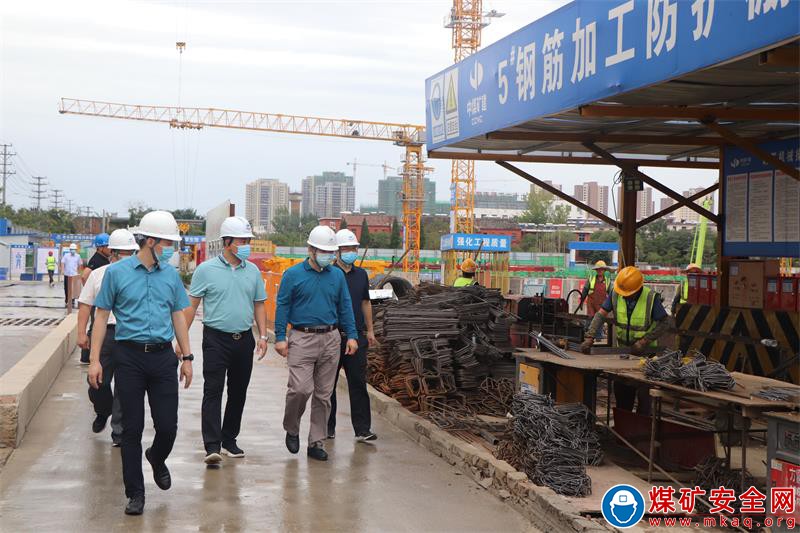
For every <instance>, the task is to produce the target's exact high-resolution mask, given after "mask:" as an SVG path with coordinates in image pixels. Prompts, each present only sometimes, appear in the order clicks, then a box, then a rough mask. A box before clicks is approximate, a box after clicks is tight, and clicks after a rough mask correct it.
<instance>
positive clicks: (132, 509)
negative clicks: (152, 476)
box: [125, 494, 144, 515]
mask: <svg viewBox="0 0 800 533" xmlns="http://www.w3.org/2000/svg"><path fill="white" fill-rule="evenodd" d="M143 512H144V494H142V495H141V496H134V497H133V498H130V499H128V505H126V506H125V514H129V515H140V514H142V513H143Z"/></svg>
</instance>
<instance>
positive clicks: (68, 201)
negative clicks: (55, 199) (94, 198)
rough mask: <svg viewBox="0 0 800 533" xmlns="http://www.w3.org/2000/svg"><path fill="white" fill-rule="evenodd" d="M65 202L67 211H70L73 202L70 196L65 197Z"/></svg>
mask: <svg viewBox="0 0 800 533" xmlns="http://www.w3.org/2000/svg"><path fill="white" fill-rule="evenodd" d="M66 202H67V212H68V213H72V204H73V203H75V202H73V201H72V199H71V198H67V200H66Z"/></svg>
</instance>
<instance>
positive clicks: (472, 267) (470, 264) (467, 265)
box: [461, 258, 478, 274]
mask: <svg viewBox="0 0 800 533" xmlns="http://www.w3.org/2000/svg"><path fill="white" fill-rule="evenodd" d="M476 270H478V264H477V263H476V262H475V261H474V260H473V259H470V258H467V259H464V262H463V263H461V272H466V273H468V274H471V273H474V272H475V271H476Z"/></svg>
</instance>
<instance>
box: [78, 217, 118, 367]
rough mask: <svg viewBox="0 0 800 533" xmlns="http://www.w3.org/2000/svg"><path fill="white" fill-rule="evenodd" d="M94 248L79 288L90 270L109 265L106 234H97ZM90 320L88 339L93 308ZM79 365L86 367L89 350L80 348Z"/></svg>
mask: <svg viewBox="0 0 800 533" xmlns="http://www.w3.org/2000/svg"><path fill="white" fill-rule="evenodd" d="M94 248H95V252H94V255H93V256H92V257H91V259H89V262H88V263H86V267H85V268H84V269H83V272H81V286H83V285H86V280H87V279H89V274H91V273H92V270H97V269H98V268H100V267H101V266H105V265H108V264H110V263H111V260H110V257H111V249H109V247H108V233H98V234H97V236H95V238H94ZM90 317H91V319H90V321H89V331H88V332H87V335H88V337H89V338H92V325H94V308H92V314H91V315H90ZM81 364H82V365H88V364H89V349H88V348H81Z"/></svg>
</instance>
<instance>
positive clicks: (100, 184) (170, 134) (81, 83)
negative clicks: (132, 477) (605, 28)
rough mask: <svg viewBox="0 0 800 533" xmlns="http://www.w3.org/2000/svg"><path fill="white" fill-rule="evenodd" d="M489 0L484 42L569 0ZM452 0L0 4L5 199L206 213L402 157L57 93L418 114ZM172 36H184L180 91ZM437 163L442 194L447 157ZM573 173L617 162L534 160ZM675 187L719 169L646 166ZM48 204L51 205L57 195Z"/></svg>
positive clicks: (581, 175) (412, 118) (444, 58)
mask: <svg viewBox="0 0 800 533" xmlns="http://www.w3.org/2000/svg"><path fill="white" fill-rule="evenodd" d="M565 3H566V1H562V0H549V1H548V0H538V1H513V0H495V1H488V0H485V1H484V8H485V9H497V10H498V11H500V12H503V13H506V16H505V17H503V18H500V19H495V20H494V21H493V22H492V24H491V26H489V27H488V28H486V29H485V30H484V34H483V35H484V40H483V42H484V44H490V43H492V42H494V41H496V40H498V39H499V38H501V37H503V36H505V35H507V34H509V33H511V32H512V31H514V30H516V29H518V28H520V27H522V26H524V25H526V24H528V23H530V22H532V21H534V20H536V19H538V18H540V17H541V16H543V15H545V14H547V13H549V12H550V11H552V10H554V9H556V8H557V7H559V6H561V5H563V4H565ZM451 5H452V2H451V1H449V0H419V1H411V0H395V1H380V0H361V1H357V0H351V1H347V0H344V1H341V0H329V1H323V0H317V1H303V0H286V1H269V0H250V1H224V2H223V1H197V0H192V1H189V2H159V1H150V2H147V1H139V2H135V1H130V2H127V1H116V0H99V1H92V0H85V1H84V0H70V1H64V0H54V1H41V2H40V1H35V0H4V1H2V2H0V142H3V143H12V144H13V145H14V148H13V149H14V151H16V152H17V153H18V154H19V156H18V157H16V158H15V170H16V171H17V175H16V176H15V177H14V178H13V180H12V182H11V184H10V185H9V193H10V196H9V199H10V201H11V202H12V203H13V204H14V205H17V206H22V205H30V203H31V200H30V198H28V195H29V194H31V190H30V184H29V182H30V177H31V176H33V175H40V176H47V180H48V183H49V187H50V188H51V189H52V188H57V189H62V190H63V191H64V195H65V196H66V197H67V198H69V199H72V200H73V201H74V203H75V204H76V205H88V206H92V207H93V208H94V209H95V210H97V211H98V212H99V211H101V210H102V209H106V210H109V211H118V212H124V211H125V210H126V209H127V207H128V205H129V204H130V203H131V202H144V203H146V204H148V205H151V206H153V207H160V208H166V209H172V208H175V207H186V206H191V207H195V208H196V209H197V210H198V211H199V212H201V213H205V212H206V211H207V210H208V209H210V208H211V207H213V206H214V205H217V204H218V203H220V202H221V201H223V200H226V199H231V200H232V201H234V202H235V203H237V205H238V206H239V212H240V213H244V185H245V183H247V182H248V181H251V180H253V179H256V178H278V179H281V180H283V181H285V182H287V183H289V185H290V188H291V189H292V190H299V189H300V181H301V179H302V178H303V177H304V176H307V175H310V174H318V173H320V172H321V171H323V170H339V171H343V172H347V173H351V172H352V166H348V162H349V161H352V160H353V159H354V158H358V160H359V161H361V162H363V163H372V164H380V163H383V162H384V161H387V162H388V163H389V164H390V165H392V166H398V165H399V163H400V159H401V157H402V155H403V151H402V149H401V148H398V147H395V146H393V145H392V144H391V143H383V142H377V141H354V140H349V139H335V138H320V137H308V136H298V135H287V134H278V133H260V132H251V131H237V130H225V129H213V128H206V129H204V130H201V131H179V130H171V129H170V128H169V127H167V126H166V125H160V124H151V123H140V122H136V121H122V120H114V119H103V118H93V117H79V116H71V115H63V116H62V115H59V114H58V112H57V108H58V102H59V98H61V97H69V98H83V99H94V100H104V101H111V102H126V103H138V104H152V105H177V104H178V103H179V101H180V104H181V105H184V106H198V107H220V108H232V109H240V110H248V111H264V112H273V113H285V114H304V115H317V116H322V117H332V118H352V119H361V120H374V121H387V122H409V123H418V124H424V120H425V95H424V81H425V78H426V77H428V76H430V75H432V74H434V73H436V72H438V71H439V70H441V69H442V68H444V67H446V66H447V65H448V64H450V63H452V55H453V52H452V50H451V48H450V39H451V34H450V30H448V29H445V28H443V26H442V23H443V19H444V17H445V15H446V14H447V12H448V11H449V8H450V6H451ZM176 41H185V42H186V43H187V45H186V50H185V52H184V54H183V60H182V69H181V70H182V76H181V77H180V79H181V83H180V85H181V88H180V91H179V60H178V56H179V55H178V52H177V51H176V49H175V42H176ZM429 164H430V166H432V167H434V168H435V170H434V172H433V176H432V177H433V178H434V179H435V180H436V184H437V190H436V193H437V197H438V198H439V199H441V200H447V199H448V198H449V194H448V189H449V182H450V163H449V162H448V161H435V160H432V161H430V162H429ZM526 168H528V169H529V170H531V171H532V172H533V173H534V174H535V175H537V176H539V177H541V178H543V179H551V180H553V181H555V182H559V183H562V184H564V190H566V191H568V192H571V191H572V185H573V184H575V183H579V182H582V181H585V180H590V179H595V180H598V181H601V182H604V183H606V184H610V180H611V176H612V175H613V173H614V170H615V169H614V168H611V167H599V166H592V167H580V166H574V165H527V166H526ZM650 173H651V174H652V175H653V176H655V177H662V178H665V179H666V180H667V183H668V184H669V185H671V186H673V187H674V188H675V189H677V190H679V191H681V190H683V189H687V188H689V187H691V186H698V185H701V184H711V183H713V181H714V180H715V179H716V172H714V171H702V170H692V171H689V170H687V171H675V170H650ZM476 174H477V182H478V183H477V189H478V190H479V191H507V192H520V193H524V192H527V190H528V184H527V183H526V182H524V181H523V180H522V179H520V178H518V177H516V176H514V175H512V174H510V173H508V172H506V171H504V170H503V169H500V168H497V166H496V165H494V164H492V163H479V164H478V166H477V172H476ZM382 175H383V171H382V169H381V168H378V167H377V166H376V167H369V166H362V167H359V169H358V172H357V175H356V204H357V205H360V204H375V203H377V180H378V179H380V178H381V177H382ZM48 205H49V202H48Z"/></svg>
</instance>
